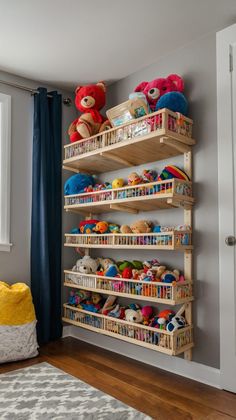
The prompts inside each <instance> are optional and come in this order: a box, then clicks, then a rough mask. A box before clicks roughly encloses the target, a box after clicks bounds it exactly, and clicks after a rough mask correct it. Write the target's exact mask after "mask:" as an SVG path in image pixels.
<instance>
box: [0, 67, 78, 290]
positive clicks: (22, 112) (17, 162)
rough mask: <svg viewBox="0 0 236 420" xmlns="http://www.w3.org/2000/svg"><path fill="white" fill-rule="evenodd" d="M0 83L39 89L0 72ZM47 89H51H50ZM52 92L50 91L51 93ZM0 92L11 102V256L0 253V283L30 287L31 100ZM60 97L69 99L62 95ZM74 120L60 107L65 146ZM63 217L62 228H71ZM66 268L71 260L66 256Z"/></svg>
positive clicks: (4, 88) (22, 94)
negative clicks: (8, 96) (6, 95)
mask: <svg viewBox="0 0 236 420" xmlns="http://www.w3.org/2000/svg"><path fill="white" fill-rule="evenodd" d="M0 79H1V80H5V81H11V82H13V83H18V84H21V85H24V86H28V87H30V88H37V87H38V86H41V84H40V83H37V82H33V81H31V80H27V79H23V78H20V77H16V76H13V75H10V74H7V73H4V72H0ZM49 89H50V88H49ZM54 89H55V88H52V90H54ZM0 92H3V93H6V94H8V95H11V98H12V148H11V238H10V239H11V242H12V243H13V247H12V250H11V252H10V253H8V252H0V279H1V280H4V281H7V282H10V283H13V282H18V281H22V282H26V283H27V284H30V225H31V182H32V180H31V178H32V142H33V109H34V100H33V97H32V96H31V95H30V93H29V92H25V91H23V90H19V89H16V88H13V87H9V86H6V85H4V84H0ZM62 93H63V96H71V97H72V95H71V93H70V92H69V93H68V92H62ZM74 118H75V109H74V107H73V106H72V107H70V108H68V107H65V106H64V105H63V106H62V142H63V143H64V142H65V141H66V142H67V141H68V139H67V137H66V130H67V127H68V125H69V122H70V121H71V120H73V119H74ZM63 216H64V219H63V221H64V223H63V225H64V226H63V228H64V229H67V228H68V226H67V223H69V224H70V221H69V217H68V216H66V215H65V214H64V215H63ZM66 259H67V261H66V262H65V263H67V264H68V265H71V263H72V256H71V255H70V254H66Z"/></svg>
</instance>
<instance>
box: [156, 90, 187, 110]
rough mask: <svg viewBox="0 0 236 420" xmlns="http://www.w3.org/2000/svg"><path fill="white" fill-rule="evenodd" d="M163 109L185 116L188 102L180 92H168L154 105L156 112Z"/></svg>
mask: <svg viewBox="0 0 236 420" xmlns="http://www.w3.org/2000/svg"><path fill="white" fill-rule="evenodd" d="M163 108H168V109H170V110H171V111H173V112H180V114H183V115H185V116H187V112H188V101H187V99H186V98H185V96H184V95H183V93H181V92H168V93H165V94H164V95H162V96H161V97H160V99H159V100H158V101H157V103H156V111H158V110H159V109H163Z"/></svg>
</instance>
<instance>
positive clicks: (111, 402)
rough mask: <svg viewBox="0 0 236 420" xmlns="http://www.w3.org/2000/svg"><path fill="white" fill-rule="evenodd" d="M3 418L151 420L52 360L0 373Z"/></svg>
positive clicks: (0, 404)
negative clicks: (50, 363) (60, 367)
mask: <svg viewBox="0 0 236 420" xmlns="http://www.w3.org/2000/svg"><path fill="white" fill-rule="evenodd" d="M0 419H1V420H52V419H53V420H65V419H66V420H85V419H86V420H95V419H96V420H108V419H109V420H111V419H112V420H150V417H148V416H146V415H145V414H142V413H140V412H139V411H136V410H134V409H133V408H131V407H129V406H128V405H125V404H123V403H122V402H121V401H118V400H116V399H115V398H113V397H111V396H110V395H107V394H104V393H103V392H101V391H99V390H98V389H96V388H93V387H91V386H90V385H87V384H86V383H84V382H82V381H80V380H79V379H77V378H75V377H74V376H71V375H68V374H67V373H65V372H63V371H62V370H59V369H57V368H55V367H54V366H52V365H49V364H48V363H39V364H37V365H33V366H30V367H27V368H24V369H19V370H15V371H13V372H10V373H4V374H1V375H0Z"/></svg>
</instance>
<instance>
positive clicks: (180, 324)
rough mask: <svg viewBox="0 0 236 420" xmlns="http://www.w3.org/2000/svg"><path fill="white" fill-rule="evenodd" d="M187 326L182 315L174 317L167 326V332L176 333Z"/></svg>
mask: <svg viewBox="0 0 236 420" xmlns="http://www.w3.org/2000/svg"><path fill="white" fill-rule="evenodd" d="M185 325H186V321H185V318H184V317H183V316H181V315H176V316H174V317H173V318H172V319H171V321H170V322H169V323H168V324H167V326H166V329H167V331H170V332H174V331H176V330H179V329H180V328H184V327H185Z"/></svg>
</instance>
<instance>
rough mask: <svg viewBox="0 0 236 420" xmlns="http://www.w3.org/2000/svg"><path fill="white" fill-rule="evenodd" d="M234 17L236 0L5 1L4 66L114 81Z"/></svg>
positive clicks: (56, 78) (50, 78) (74, 79)
mask: <svg viewBox="0 0 236 420" xmlns="http://www.w3.org/2000/svg"><path fill="white" fill-rule="evenodd" d="M235 22H236V0H0V69H1V70H5V71H7V72H10V73H15V74H18V75H20V76H24V77H27V78H31V79H34V80H37V81H41V82H44V83H46V82H47V83H50V84H53V85H56V86H60V87H64V88H74V87H75V86H76V85H77V84H80V83H83V84H84V83H87V82H94V81H98V80H105V81H106V82H113V81H115V80H118V79H121V78H123V77H125V76H127V75H128V74H130V73H133V72H135V71H137V70H139V69H141V68H142V67H145V66H147V65H149V64H151V63H153V62H155V61H157V60H158V58H159V57H160V56H163V55H164V54H168V53H169V52H170V51H172V50H174V49H176V48H179V47H181V46H183V45H184V44H187V43H189V42H191V41H193V40H194V39H196V38H199V37H201V36H203V35H205V34H207V33H209V32H213V31H214V32H215V31H217V30H219V29H221V28H223V27H226V26H228V25H230V24H232V23H235Z"/></svg>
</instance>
